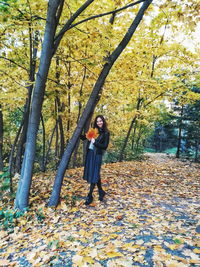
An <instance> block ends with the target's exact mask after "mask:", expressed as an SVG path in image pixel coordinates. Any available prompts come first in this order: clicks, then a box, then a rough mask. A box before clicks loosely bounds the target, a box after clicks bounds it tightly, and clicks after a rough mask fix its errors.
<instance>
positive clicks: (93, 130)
mask: <svg viewBox="0 0 200 267" xmlns="http://www.w3.org/2000/svg"><path fill="white" fill-rule="evenodd" d="M98 136H99V131H98V129H97V128H90V129H89V130H88V132H87V133H86V138H87V139H88V140H91V139H92V138H94V139H96V138H97V137H98Z"/></svg>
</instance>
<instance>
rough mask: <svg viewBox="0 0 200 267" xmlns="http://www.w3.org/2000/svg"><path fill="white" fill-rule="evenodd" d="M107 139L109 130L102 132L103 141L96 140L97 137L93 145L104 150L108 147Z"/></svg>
mask: <svg viewBox="0 0 200 267" xmlns="http://www.w3.org/2000/svg"><path fill="white" fill-rule="evenodd" d="M109 139H110V133H109V132H106V133H104V137H103V141H102V142H100V141H101V139H100V140H98V138H97V139H96V140H95V142H94V145H95V146H96V147H97V148H101V149H104V150H106V149H107V147H108V144H109Z"/></svg>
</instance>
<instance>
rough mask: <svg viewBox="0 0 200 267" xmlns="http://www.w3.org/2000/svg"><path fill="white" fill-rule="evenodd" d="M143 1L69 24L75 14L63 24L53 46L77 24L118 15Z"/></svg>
mask: <svg viewBox="0 0 200 267" xmlns="http://www.w3.org/2000/svg"><path fill="white" fill-rule="evenodd" d="M144 1H145V0H139V1H137V2H135V3H132V4H129V5H127V6H124V7H121V8H119V9H115V10H114V11H109V12H106V13H102V14H99V15H95V16H91V17H89V18H87V19H84V20H81V21H79V22H77V23H74V24H71V23H72V22H71V23H69V20H71V18H72V17H73V16H74V15H75V14H76V13H75V14H74V15H73V16H72V17H71V18H70V19H69V20H68V22H67V23H66V24H65V26H64V27H63V28H62V30H61V31H60V32H59V33H58V35H57V36H56V37H55V44H56V43H57V42H58V41H57V40H61V39H62V37H63V35H64V34H65V32H66V31H68V30H70V29H72V28H74V27H76V26H77V25H79V24H81V23H83V22H86V21H89V20H92V19H96V18H100V17H103V16H107V15H111V14H116V13H118V12H120V11H122V10H124V9H127V8H129V7H132V6H134V5H137V4H139V3H142V2H144ZM81 8H82V7H81ZM81 12H82V11H81ZM73 21H74V19H73Z"/></svg>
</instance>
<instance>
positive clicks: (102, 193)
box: [99, 189, 106, 201]
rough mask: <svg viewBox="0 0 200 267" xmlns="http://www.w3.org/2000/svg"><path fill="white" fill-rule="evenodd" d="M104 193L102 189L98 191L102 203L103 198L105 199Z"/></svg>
mask: <svg viewBox="0 0 200 267" xmlns="http://www.w3.org/2000/svg"><path fill="white" fill-rule="evenodd" d="M105 194H106V192H105V191H104V190H103V189H102V190H101V191H99V200H100V201H103V198H104V197H105Z"/></svg>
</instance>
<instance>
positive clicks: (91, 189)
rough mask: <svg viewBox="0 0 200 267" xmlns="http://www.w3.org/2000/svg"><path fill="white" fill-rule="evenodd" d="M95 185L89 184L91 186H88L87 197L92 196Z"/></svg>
mask: <svg viewBox="0 0 200 267" xmlns="http://www.w3.org/2000/svg"><path fill="white" fill-rule="evenodd" d="M95 185H96V184H94V183H91V184H90V191H89V193H88V196H89V195H90V196H92V193H93V191H94V188H95Z"/></svg>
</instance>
